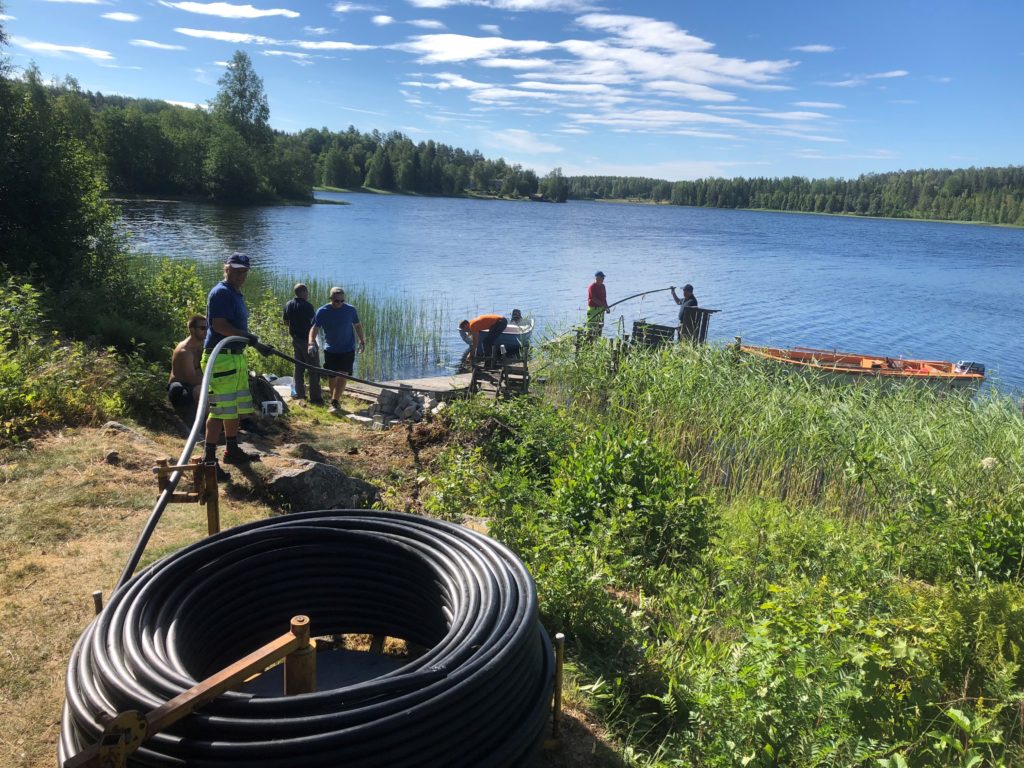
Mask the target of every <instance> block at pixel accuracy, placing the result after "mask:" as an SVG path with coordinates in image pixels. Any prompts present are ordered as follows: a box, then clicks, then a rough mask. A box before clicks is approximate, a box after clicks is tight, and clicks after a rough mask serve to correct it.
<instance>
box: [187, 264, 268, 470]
mask: <svg viewBox="0 0 1024 768" xmlns="http://www.w3.org/2000/svg"><path fill="white" fill-rule="evenodd" d="M248 276H249V257H248V256H246V255H245V254H244V253H233V254H231V256H229V257H228V260H227V261H226V262H225V263H224V279H223V280H221V281H220V282H219V283H217V284H216V285H215V286H213V289H212V290H211V291H210V295H209V296H208V297H207V298H206V319H207V324H208V326H209V327H208V328H207V331H206V341H205V343H204V345H203V358H202V366H203V370H204V371H205V370H206V366H207V364H208V362H209V359H210V352H212V351H213V348H214V347H215V346H217V344H219V343H220V342H221V341H223V340H224V339H225V338H226V337H228V336H242V337H244V338H247V339H248V340H249V343H251V344H252V345H253V346H255V347H256V348H257V349H260V350H261V351H263V350H265V349H266V347H263V346H262V345H261V344H260V343H259V339H257V338H256V336H255V335H253V334H251V333H249V310H248V308H247V307H246V306H245V297H243V296H242V290H241V289H242V285H243V284H244V283H245V279H246V278H247V277H248ZM245 346H246V342H244V341H233V342H231V343H230V344H226V345H225V346H224V347H223V348H222V349H221V351H220V352H219V353H218V355H217V358H216V359H215V360H214V362H213V374H212V376H211V378H210V415H209V417H208V418H207V420H206V449H205V454H204V456H203V458H204V460H205V461H207V462H215V461H216V460H217V443H218V442H219V441H220V437H221V434H223V435H224V439H225V441H226V442H227V448H226V449H225V451H224V461H225V463H227V464H245V463H248V462H250V461H253V460H258V459H259V457H258V456H254V455H252V454H249V453H246V452H245V451H243V450H242V449H241V448H240V447H239V445H238V422H239V419H241V417H242V416H246V415H248V414H251V413H253V412H254V409H253V405H252V396H251V395H250V394H249V369H248V367H247V366H246V364H245ZM219 471H220V467H219V466H218V472H219ZM221 474H223V473H221Z"/></svg>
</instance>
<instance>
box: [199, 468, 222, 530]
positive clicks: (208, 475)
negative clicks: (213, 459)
mask: <svg viewBox="0 0 1024 768" xmlns="http://www.w3.org/2000/svg"><path fill="white" fill-rule="evenodd" d="M196 474H197V475H198V474H199V473H198V471H197V472H196ZM201 493H202V494H203V495H204V496H205V497H206V530H207V531H208V533H209V535H210V536H213V534H215V533H220V489H219V488H218V486H217V465H216V464H214V463H210V464H203V490H202V491H201Z"/></svg>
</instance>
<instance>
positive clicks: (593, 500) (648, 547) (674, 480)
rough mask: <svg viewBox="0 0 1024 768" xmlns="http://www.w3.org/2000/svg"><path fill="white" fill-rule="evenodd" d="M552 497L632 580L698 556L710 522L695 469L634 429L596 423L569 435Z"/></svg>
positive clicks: (572, 524)
mask: <svg viewBox="0 0 1024 768" xmlns="http://www.w3.org/2000/svg"><path fill="white" fill-rule="evenodd" d="M551 503H552V508H553V510H554V513H555V515H556V516H557V519H558V522H559V523H560V524H561V525H563V526H564V527H566V529H567V530H570V531H572V532H574V533H576V534H578V535H585V536H589V537H590V538H591V539H592V540H593V541H594V542H595V543H596V544H597V546H598V549H599V551H601V552H602V554H603V556H604V557H605V559H606V561H607V562H609V563H611V564H614V567H615V568H616V569H617V570H619V571H620V572H621V573H622V574H623V575H624V576H627V577H628V580H630V581H633V582H635V583H649V581H650V578H651V575H650V574H651V573H654V572H657V571H659V570H668V571H672V570H675V569H679V568H683V567H685V566H687V565H689V564H692V563H695V562H697V561H699V560H700V558H701V557H702V556H703V553H704V551H705V549H706V548H707V546H708V543H709V541H710V539H711V536H712V533H713V531H714V528H715V517H714V513H713V507H712V502H711V501H710V500H709V499H708V498H707V497H706V496H705V495H703V494H702V493H701V490H700V483H699V480H698V478H697V476H696V475H695V474H694V473H692V472H690V471H689V469H687V468H686V467H685V466H683V465H682V464H680V463H679V462H678V461H677V460H676V459H674V458H673V457H672V456H670V455H669V454H668V453H667V452H665V451H664V450H661V449H659V448H657V447H656V446H655V445H654V444H653V443H652V442H651V441H650V439H649V438H646V437H642V436H640V435H639V434H637V433H635V432H634V433H632V434H631V433H628V432H627V433H625V434H623V433H622V432H621V431H613V430H610V429H596V430H594V431H590V432H588V433H586V434H585V435H584V436H583V437H582V438H581V439H580V440H579V441H577V442H574V443H573V444H572V445H571V446H570V447H569V449H568V452H567V454H566V455H565V456H564V457H563V458H562V459H561V460H560V461H559V462H558V463H557V464H556V466H555V469H554V474H553V478H552V494H551Z"/></svg>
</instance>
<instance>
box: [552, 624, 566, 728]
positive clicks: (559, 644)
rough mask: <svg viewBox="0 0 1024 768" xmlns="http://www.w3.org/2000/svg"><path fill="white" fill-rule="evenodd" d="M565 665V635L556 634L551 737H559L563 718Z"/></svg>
mask: <svg viewBox="0 0 1024 768" xmlns="http://www.w3.org/2000/svg"><path fill="white" fill-rule="evenodd" d="M564 667H565V635H564V634H563V633H561V632H559V633H557V634H556V635H555V702H554V706H553V707H552V708H551V709H552V712H551V738H553V739H558V738H559V730H560V728H561V720H562V672H563V669H564Z"/></svg>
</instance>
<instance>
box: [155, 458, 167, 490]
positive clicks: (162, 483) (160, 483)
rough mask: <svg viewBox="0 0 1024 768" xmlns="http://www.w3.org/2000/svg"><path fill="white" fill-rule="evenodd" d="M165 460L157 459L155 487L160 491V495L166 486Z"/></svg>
mask: <svg viewBox="0 0 1024 768" xmlns="http://www.w3.org/2000/svg"><path fill="white" fill-rule="evenodd" d="M167 465H168V462H167V459H157V462H156V466H157V470H156V485H157V488H159V489H160V493H163V492H164V490H166V488H167V486H168V482H167Z"/></svg>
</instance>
